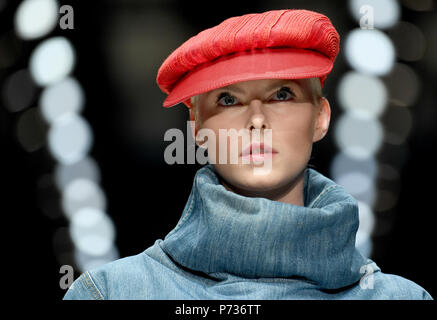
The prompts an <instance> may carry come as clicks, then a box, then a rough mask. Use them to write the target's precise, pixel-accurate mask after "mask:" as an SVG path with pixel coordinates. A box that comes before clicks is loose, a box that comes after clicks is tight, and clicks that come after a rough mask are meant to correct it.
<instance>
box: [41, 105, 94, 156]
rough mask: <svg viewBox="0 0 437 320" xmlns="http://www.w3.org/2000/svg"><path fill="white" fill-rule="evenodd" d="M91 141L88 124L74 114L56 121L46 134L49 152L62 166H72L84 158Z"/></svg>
mask: <svg viewBox="0 0 437 320" xmlns="http://www.w3.org/2000/svg"><path fill="white" fill-rule="evenodd" d="M92 140H93V136H92V131H91V128H90V126H89V124H88V122H87V121H85V119H83V118H82V117H81V116H80V115H77V114H74V113H72V114H68V115H65V116H63V117H61V118H60V119H58V121H56V122H55V123H54V124H53V125H52V126H51V127H50V129H49V134H48V146H49V150H50V152H51V154H52V155H53V157H54V158H55V159H56V160H57V161H59V162H61V163H63V164H72V163H74V162H76V161H79V160H80V159H82V158H84V157H85V156H86V154H87V153H88V151H89V150H90V148H91V145H92Z"/></svg>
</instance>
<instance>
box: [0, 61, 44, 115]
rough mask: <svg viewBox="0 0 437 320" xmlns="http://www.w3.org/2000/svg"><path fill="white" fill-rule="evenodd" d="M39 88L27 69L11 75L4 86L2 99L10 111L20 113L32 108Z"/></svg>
mask: <svg viewBox="0 0 437 320" xmlns="http://www.w3.org/2000/svg"><path fill="white" fill-rule="evenodd" d="M36 91H37V88H36V85H35V83H34V82H33V80H32V77H31V76H30V74H29V71H28V70H27V69H21V70H18V71H16V72H14V73H13V74H11V75H10V76H9V77H8V78H7V79H6V81H5V82H4V84H3V90H2V98H3V101H4V106H5V107H6V109H7V110H8V111H11V112H19V111H23V110H24V109H26V108H28V107H30V106H31V104H32V102H33V100H34V98H35V94H36Z"/></svg>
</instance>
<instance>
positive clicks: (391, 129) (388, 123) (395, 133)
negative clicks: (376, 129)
mask: <svg viewBox="0 0 437 320" xmlns="http://www.w3.org/2000/svg"><path fill="white" fill-rule="evenodd" d="M382 122H383V124H384V142H387V143H391V144H402V143H404V142H405V139H406V138H407V136H408V135H409V133H410V131H411V127H412V122H413V120H412V118H411V112H410V110H409V109H407V108H403V107H398V106H390V107H389V108H387V110H386V112H385V113H384V116H383V117H382Z"/></svg>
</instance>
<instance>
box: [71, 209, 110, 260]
mask: <svg viewBox="0 0 437 320" xmlns="http://www.w3.org/2000/svg"><path fill="white" fill-rule="evenodd" d="M69 230H70V236H71V239H72V241H73V243H74V245H75V246H76V247H77V248H78V249H79V250H80V251H82V252H83V253H85V254H87V255H91V256H103V255H105V254H106V253H108V252H109V251H110V250H111V248H112V246H113V243H114V239H115V229H114V225H113V222H112V220H111V219H110V218H109V217H108V216H107V215H106V214H105V213H104V212H102V211H101V210H99V209H97V208H90V207H86V208H82V209H80V210H79V211H77V212H76V213H75V214H74V215H73V216H72V217H71V222H70V225H69Z"/></svg>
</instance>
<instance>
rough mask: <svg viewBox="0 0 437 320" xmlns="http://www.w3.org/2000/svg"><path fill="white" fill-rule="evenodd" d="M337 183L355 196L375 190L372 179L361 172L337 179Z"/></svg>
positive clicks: (349, 173)
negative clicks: (371, 189)
mask: <svg viewBox="0 0 437 320" xmlns="http://www.w3.org/2000/svg"><path fill="white" fill-rule="evenodd" d="M336 182H337V183H338V184H339V185H341V186H343V187H344V188H345V189H346V191H347V192H348V193H350V194H351V195H353V196H354V195H357V194H360V193H364V192H366V191H367V190H369V189H370V188H373V181H372V178H371V177H369V176H368V175H365V174H363V173H361V172H347V173H344V174H343V175H341V176H339V177H338V178H337V180H336Z"/></svg>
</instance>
